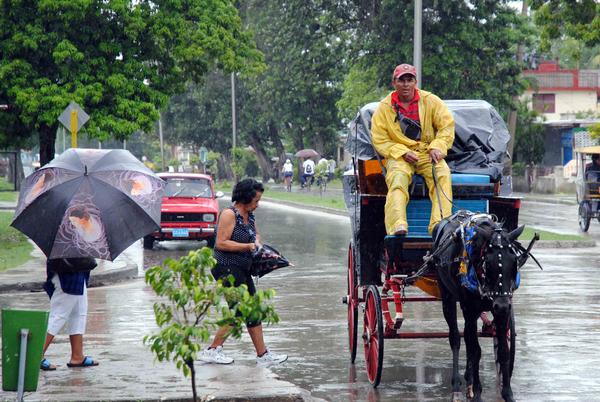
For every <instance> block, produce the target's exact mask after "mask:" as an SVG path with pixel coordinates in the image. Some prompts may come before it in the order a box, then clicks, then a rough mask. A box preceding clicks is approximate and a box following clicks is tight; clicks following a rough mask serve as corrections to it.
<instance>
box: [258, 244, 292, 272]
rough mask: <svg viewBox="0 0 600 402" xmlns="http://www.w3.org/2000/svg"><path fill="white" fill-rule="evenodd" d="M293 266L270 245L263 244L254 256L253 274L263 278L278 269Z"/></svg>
mask: <svg viewBox="0 0 600 402" xmlns="http://www.w3.org/2000/svg"><path fill="white" fill-rule="evenodd" d="M289 266H293V265H292V264H290V262H289V261H288V260H287V259H286V258H285V257H284V256H282V255H281V253H280V252H279V251H277V250H275V249H274V248H273V247H271V246H269V245H268V244H263V245H262V246H261V247H259V248H258V249H257V250H256V251H255V252H254V254H253V261H252V267H251V270H250V271H251V273H252V275H253V276H258V277H263V276H265V275H266V274H268V273H269V272H273V271H275V270H276V269H279V268H284V267H289Z"/></svg>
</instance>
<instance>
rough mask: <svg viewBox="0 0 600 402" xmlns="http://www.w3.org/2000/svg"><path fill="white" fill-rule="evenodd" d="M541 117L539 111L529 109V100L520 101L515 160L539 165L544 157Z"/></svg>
mask: <svg viewBox="0 0 600 402" xmlns="http://www.w3.org/2000/svg"><path fill="white" fill-rule="evenodd" d="M539 118H540V114H539V113H538V112H536V111H535V110H529V109H528V107H527V102H520V103H519V105H518V107H517V132H516V141H515V147H514V156H513V161H515V162H521V163H523V164H525V165H537V164H539V163H540V162H541V161H542V159H543V158H544V153H545V148H544V125H543V124H542V123H540V122H539Z"/></svg>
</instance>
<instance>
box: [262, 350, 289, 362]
mask: <svg viewBox="0 0 600 402" xmlns="http://www.w3.org/2000/svg"><path fill="white" fill-rule="evenodd" d="M287 358H288V355H278V354H276V353H272V352H270V351H269V350H268V349H267V352H266V353H265V354H264V355H262V356H261V357H257V358H256V364H263V365H268V364H279V363H283V362H284V361H286V360H287Z"/></svg>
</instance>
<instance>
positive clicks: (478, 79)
mask: <svg viewBox="0 0 600 402" xmlns="http://www.w3.org/2000/svg"><path fill="white" fill-rule="evenodd" d="M413 3H414V2H413V1H411V0H401V1H395V2H388V1H381V0H379V1H374V2H364V1H361V0H354V1H352V4H353V5H354V7H355V8H356V12H355V15H356V16H357V18H362V19H363V20H364V23H362V24H358V25H357V28H356V29H357V32H356V40H355V41H354V42H353V43H354V52H353V54H354V58H353V65H356V64H358V65H359V66H361V67H360V68H361V69H362V70H365V67H364V66H374V67H375V68H376V70H377V76H378V86H379V87H381V88H388V89H389V90H391V85H390V82H391V74H392V71H393V69H394V67H395V66H396V65H397V64H400V63H402V62H409V63H410V62H411V61H412V54H413V43H412V40H411V39H412V37H413V15H414V4H413ZM524 22H525V21H524V19H522V18H521V17H520V16H518V15H517V13H516V11H515V10H514V9H512V8H511V7H509V5H508V1H486V0H474V1H469V2H463V1H435V0H425V1H423V25H422V27H423V46H422V53H423V62H422V65H423V67H422V76H423V78H422V82H420V83H418V85H419V86H420V87H422V88H423V89H425V90H430V91H433V92H434V93H436V94H437V95H438V96H440V97H441V98H442V99H485V100H487V101H488V102H490V103H492V104H493V105H494V106H496V108H498V109H499V110H501V111H504V112H505V111H507V110H508V109H509V108H510V107H511V105H512V103H513V99H512V98H513V96H514V95H518V94H520V93H522V91H523V89H524V86H523V85H522V83H521V82H520V79H519V73H520V71H521V66H520V64H519V63H518V62H517V61H516V59H515V56H514V55H515V49H516V46H517V44H518V43H521V42H528V40H529V34H528V32H527V31H525V24H524Z"/></svg>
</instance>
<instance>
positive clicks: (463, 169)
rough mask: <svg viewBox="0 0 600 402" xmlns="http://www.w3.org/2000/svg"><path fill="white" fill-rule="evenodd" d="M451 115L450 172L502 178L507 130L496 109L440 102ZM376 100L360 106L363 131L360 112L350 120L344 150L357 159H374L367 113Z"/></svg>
mask: <svg viewBox="0 0 600 402" xmlns="http://www.w3.org/2000/svg"><path fill="white" fill-rule="evenodd" d="M444 102H445V103H446V105H447V106H448V109H450V112H451V113H452V115H453V116H454V121H455V132H456V134H455V137H454V144H453V145H452V148H451V149H450V150H449V152H448V156H447V157H446V162H447V163H448V166H449V167H450V170H451V171H452V173H468V174H483V175H488V176H490V180H492V181H493V182H497V181H499V180H500V179H501V178H502V169H503V159H504V156H505V155H507V152H506V149H507V147H508V142H509V140H510V133H509V132H508V128H507V127H506V124H505V123H504V120H502V118H501V117H500V115H499V114H498V112H497V111H496V109H495V108H494V107H493V106H492V105H490V104H489V103H488V102H486V101H484V100H446V101H444ZM377 105H379V102H372V103H369V104H367V105H365V106H363V107H362V109H361V110H360V113H361V114H362V117H363V119H364V121H365V122H366V124H367V125H368V126H369V130H365V127H364V125H363V123H362V120H363V119H361V117H360V115H359V114H358V113H357V115H356V117H355V118H354V120H352V122H350V125H349V128H350V133H349V135H348V140H347V141H346V146H345V149H346V151H347V152H348V153H349V154H350V155H353V156H354V157H355V158H357V159H362V160H370V159H375V150H374V148H373V145H372V143H371V136H370V128H371V116H372V115H373V113H374V112H375V109H376V108H377Z"/></svg>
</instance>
